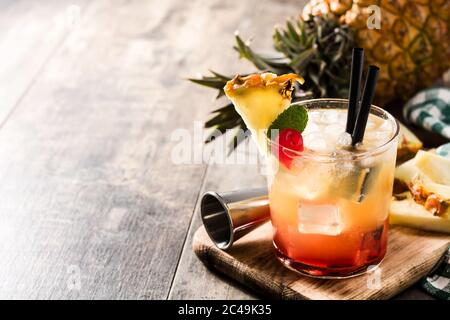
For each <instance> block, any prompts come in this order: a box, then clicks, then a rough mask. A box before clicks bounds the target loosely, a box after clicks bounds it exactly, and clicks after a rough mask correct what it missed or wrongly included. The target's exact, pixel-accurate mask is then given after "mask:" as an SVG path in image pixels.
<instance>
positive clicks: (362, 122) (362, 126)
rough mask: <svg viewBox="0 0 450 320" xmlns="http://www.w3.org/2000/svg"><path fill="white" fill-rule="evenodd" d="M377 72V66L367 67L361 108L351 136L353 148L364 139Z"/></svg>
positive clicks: (378, 69)
mask: <svg viewBox="0 0 450 320" xmlns="http://www.w3.org/2000/svg"><path fill="white" fill-rule="evenodd" d="M379 71H380V68H378V67H377V66H369V71H368V73H367V79H366V84H365V85H364V93H363V96H362V99H361V106H360V108H359V112H358V116H357V118H356V123H355V129H354V130H353V134H352V145H353V146H355V145H356V144H357V143H360V142H361V141H362V140H363V138H364V131H365V130H366V124H367V118H368V117H369V112H370V106H371V105H372V100H373V97H374V95H375V87H376V85H377V80H378V72H379Z"/></svg>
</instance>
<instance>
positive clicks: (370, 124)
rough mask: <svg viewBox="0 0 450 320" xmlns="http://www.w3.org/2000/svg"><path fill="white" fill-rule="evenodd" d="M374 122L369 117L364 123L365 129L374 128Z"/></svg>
mask: <svg viewBox="0 0 450 320" xmlns="http://www.w3.org/2000/svg"><path fill="white" fill-rule="evenodd" d="M375 126H376V123H375V121H374V120H373V119H371V117H369V119H368V120H367V124H366V130H367V129H373V128H375Z"/></svg>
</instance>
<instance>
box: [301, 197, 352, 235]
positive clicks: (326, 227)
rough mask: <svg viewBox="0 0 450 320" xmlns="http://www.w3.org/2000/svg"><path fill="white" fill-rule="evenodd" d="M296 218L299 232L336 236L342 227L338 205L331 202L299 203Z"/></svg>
mask: <svg viewBox="0 0 450 320" xmlns="http://www.w3.org/2000/svg"><path fill="white" fill-rule="evenodd" d="M297 219H298V231H299V232H301V233H313V234H323V235H328V236H337V235H339V234H341V232H342V231H343V229H344V224H343V221H342V218H341V215H340V212H339V207H338V206H335V205H332V204H311V203H300V205H299V207H298V210H297Z"/></svg>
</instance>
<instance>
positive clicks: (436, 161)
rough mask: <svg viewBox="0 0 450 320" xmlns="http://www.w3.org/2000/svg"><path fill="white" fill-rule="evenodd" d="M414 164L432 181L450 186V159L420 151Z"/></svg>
mask: <svg viewBox="0 0 450 320" xmlns="http://www.w3.org/2000/svg"><path fill="white" fill-rule="evenodd" d="M414 162H415V164H416V166H417V168H419V170H420V171H422V172H423V173H424V174H425V175H427V176H428V177H429V178H430V179H431V180H433V181H435V182H437V183H440V184H445V185H450V159H448V158H445V157H442V156H439V155H437V154H434V153H431V152H425V151H419V152H418V153H417V155H416V157H415V158H414Z"/></svg>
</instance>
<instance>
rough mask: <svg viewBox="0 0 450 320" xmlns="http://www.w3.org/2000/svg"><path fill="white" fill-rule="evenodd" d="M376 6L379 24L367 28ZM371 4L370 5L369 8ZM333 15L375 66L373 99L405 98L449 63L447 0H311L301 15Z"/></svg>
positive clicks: (424, 84) (427, 83)
mask: <svg viewBox="0 0 450 320" xmlns="http://www.w3.org/2000/svg"><path fill="white" fill-rule="evenodd" d="M372 5H377V6H378V8H379V13H380V17H381V24H380V29H376V28H374V29H369V28H368V24H367V22H368V19H369V17H372V18H373V17H375V16H376V12H375V11H374V10H373V7H370V6H372ZM375 9H376V8H375ZM330 13H332V14H334V15H336V16H337V17H338V19H339V22H340V23H341V24H345V25H348V26H349V27H350V28H351V29H352V30H353V32H354V36H355V42H356V44H357V45H358V46H360V47H363V48H364V49H365V52H366V61H367V64H376V65H377V66H379V67H380V69H381V74H380V80H379V82H378V86H377V101H378V103H380V104H384V103H386V102H387V101H389V100H391V99H392V98H393V97H397V98H401V99H407V98H409V97H411V96H412V95H413V94H414V93H415V92H417V90H419V89H422V88H426V87H429V86H430V85H431V84H432V83H433V82H435V81H436V80H437V79H438V78H439V77H440V76H441V75H442V74H443V73H444V72H445V71H446V70H447V69H448V68H449V67H450V31H449V30H450V1H448V0H413V1H407V0H384V1H383V0H382V1H380V0H378V1H373V0H372V1H368V0H353V1H352V0H312V1H310V2H309V3H308V4H307V5H306V7H305V8H304V10H303V14H302V16H303V18H304V19H310V18H311V17H313V16H321V15H327V14H330Z"/></svg>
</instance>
